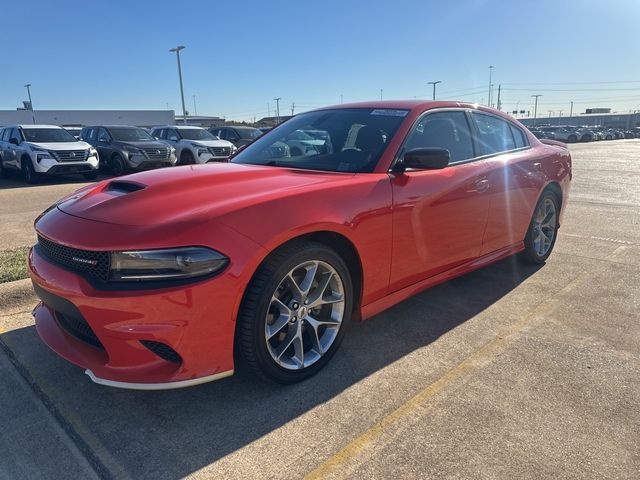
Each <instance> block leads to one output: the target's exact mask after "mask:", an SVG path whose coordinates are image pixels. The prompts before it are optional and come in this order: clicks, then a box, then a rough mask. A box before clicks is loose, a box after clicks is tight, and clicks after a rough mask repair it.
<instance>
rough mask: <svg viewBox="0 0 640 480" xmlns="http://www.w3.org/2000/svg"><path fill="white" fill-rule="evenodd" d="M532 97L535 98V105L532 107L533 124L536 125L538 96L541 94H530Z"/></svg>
mask: <svg viewBox="0 0 640 480" xmlns="http://www.w3.org/2000/svg"><path fill="white" fill-rule="evenodd" d="M531 96H532V97H535V99H536V103H535V106H534V107H533V126H534V127H535V125H536V118H537V117H538V97H541V96H542V95H541V94H537V95H531Z"/></svg>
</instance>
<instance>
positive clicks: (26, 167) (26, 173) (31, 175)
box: [20, 158, 39, 185]
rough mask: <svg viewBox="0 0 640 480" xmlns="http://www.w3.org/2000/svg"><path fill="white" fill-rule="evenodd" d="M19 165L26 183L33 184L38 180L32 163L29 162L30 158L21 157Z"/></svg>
mask: <svg viewBox="0 0 640 480" xmlns="http://www.w3.org/2000/svg"><path fill="white" fill-rule="evenodd" d="M20 167H21V168H22V176H23V178H24V181H25V182H26V183H28V184H29V185H33V184H34V183H37V182H38V180H39V176H38V174H37V173H36V171H35V169H34V168H33V163H31V159H30V158H23V159H22V162H21V163H20Z"/></svg>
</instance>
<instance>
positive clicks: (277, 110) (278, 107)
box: [274, 97, 282, 125]
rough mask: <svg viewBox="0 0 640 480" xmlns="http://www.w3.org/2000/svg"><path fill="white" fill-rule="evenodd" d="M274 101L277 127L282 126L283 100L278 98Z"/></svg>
mask: <svg viewBox="0 0 640 480" xmlns="http://www.w3.org/2000/svg"><path fill="white" fill-rule="evenodd" d="M274 100H275V101H276V125H278V124H280V100H282V98H280V97H278V98H274Z"/></svg>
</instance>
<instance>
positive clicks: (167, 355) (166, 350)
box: [140, 340, 182, 364]
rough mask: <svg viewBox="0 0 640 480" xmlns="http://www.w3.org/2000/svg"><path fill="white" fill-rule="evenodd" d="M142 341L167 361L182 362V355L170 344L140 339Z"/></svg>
mask: <svg viewBox="0 0 640 480" xmlns="http://www.w3.org/2000/svg"><path fill="white" fill-rule="evenodd" d="M140 343H141V344H142V345H144V346H145V347H147V348H148V349H149V350H151V351H152V352H153V353H155V354H156V355H157V356H159V357H160V358H161V359H163V360H166V361H167V362H171V363H177V364H180V363H182V357H181V356H180V355H179V354H178V352H176V351H175V350H174V349H173V348H171V347H170V346H169V345H166V344H164V343H160V342H154V341H153V340H140Z"/></svg>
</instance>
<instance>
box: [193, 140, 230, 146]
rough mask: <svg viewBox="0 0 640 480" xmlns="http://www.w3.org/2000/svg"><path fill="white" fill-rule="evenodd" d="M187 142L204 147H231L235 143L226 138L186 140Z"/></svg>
mask: <svg viewBox="0 0 640 480" xmlns="http://www.w3.org/2000/svg"><path fill="white" fill-rule="evenodd" d="M184 141H185V142H189V143H194V144H196V145H201V146H203V147H230V146H231V145H233V144H232V143H231V142H228V141H226V140H184Z"/></svg>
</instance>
